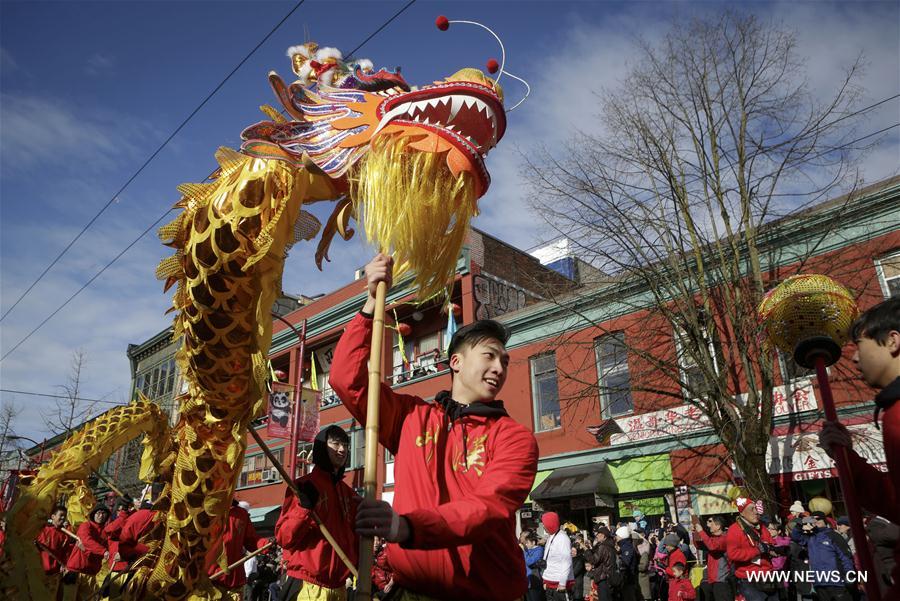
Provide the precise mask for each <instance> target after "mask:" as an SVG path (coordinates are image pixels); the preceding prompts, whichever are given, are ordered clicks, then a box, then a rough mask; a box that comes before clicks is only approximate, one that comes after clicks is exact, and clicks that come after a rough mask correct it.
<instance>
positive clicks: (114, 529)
mask: <svg viewBox="0 0 900 601" xmlns="http://www.w3.org/2000/svg"><path fill="white" fill-rule="evenodd" d="M126 521H128V514H127V513H122V515H119V516H116V519H114V520H113V521H111V522H110V523H109V524H107V525H106V528H104V529H103V532H104V533H105V534H106V537H107V538H108V539H109V540H119V536H120V535H121V534H122V528H123V527H124V526H125V522H126Z"/></svg>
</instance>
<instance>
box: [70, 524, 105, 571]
mask: <svg viewBox="0 0 900 601" xmlns="http://www.w3.org/2000/svg"><path fill="white" fill-rule="evenodd" d="M75 534H77V535H78V538H79V539H80V540H81V545H82V546H83V547H84V551H82V550H81V549H79V548H78V547H77V546H75V547H73V548H72V553H71V555H69V561H67V562H66V569H68V570H69V571H71V572H79V573H81V574H90V575H94V574H96V573H97V572H99V571H100V567H101V566H102V565H103V555H104V554H105V553H106V534H104V533H103V526H101V525H100V524H98V523H97V522H95V521H93V520H86V521H84V522H82V523H81V525H80V526H79V527H78V532H76V533H75Z"/></svg>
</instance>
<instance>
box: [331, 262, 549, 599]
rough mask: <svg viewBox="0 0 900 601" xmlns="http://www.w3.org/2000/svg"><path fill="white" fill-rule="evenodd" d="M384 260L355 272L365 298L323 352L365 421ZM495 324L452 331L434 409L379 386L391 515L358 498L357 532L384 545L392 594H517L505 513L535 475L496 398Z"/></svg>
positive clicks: (499, 348)
mask: <svg viewBox="0 0 900 601" xmlns="http://www.w3.org/2000/svg"><path fill="white" fill-rule="evenodd" d="M392 267H393V261H392V259H391V258H390V257H387V256H385V255H378V256H376V257H375V258H374V259H373V260H372V261H371V262H370V263H369V264H368V265H367V266H366V279H367V281H368V290H369V297H368V299H367V300H366V303H365V306H364V307H363V310H362V312H361V313H360V314H359V315H357V316H356V317H354V318H353V320H352V321H351V322H350V323H349V324H347V328H346V330H345V331H344V334H343V336H342V337H341V339H340V341H339V342H338V345H337V348H336V349H335V352H334V360H333V362H332V369H331V377H330V381H331V386H332V388H333V389H334V391H335V392H336V393H337V394H338V396H339V397H340V398H341V400H342V401H343V403H344V405H345V406H346V407H347V409H348V410H349V411H350V413H351V414H353V416H354V417H355V418H356V419H357V420H358V421H359V422H360V423H362V424H365V423H366V398H367V394H368V390H367V389H368V373H367V372H368V370H367V362H368V359H369V351H370V349H369V347H370V344H371V334H372V311H373V310H374V307H375V289H376V287H377V285H378V282H380V281H384V282H386V283H387V285H388V288H390V284H391V272H392ZM508 337H509V333H508V331H507V329H506V328H505V327H504V326H503V325H501V324H499V323H497V322H495V321H491V320H482V321H478V322H475V323H472V324H469V325H467V326H464V327H462V328H460V329H459V330H458V331H457V332H456V334H454V336H453V339H452V340H451V342H450V348H449V355H450V369H451V370H452V372H453V373H452V387H451V390H450V391H444V392H441V393H439V394H438V395H437V397H436V398H435V402H434V403H426V402H425V401H423V400H422V399H421V398H419V397H415V396H412V395H404V394H397V393H395V392H394V391H393V390H391V388H390V387H389V386H386V385H384V384H382V386H381V420H380V421H381V427H380V433H379V441H380V443H381V444H382V445H384V447H385V448H386V449H388V450H389V451H391V453H393V454H394V456H395V457H396V462H395V464H394V473H395V481H396V487H395V493H394V506H393V508H392V507H391V505H389V504H388V503H386V502H382V501H375V500H373V499H367V500H365V501H363V503H362V504H361V505H360V509H359V513H358V514H357V521H356V525H357V533H359V534H360V535H364V536H382V537H384V538H385V539H387V540H388V541H389V542H390V543H392V544H390V545H389V546H388V551H387V553H388V561H389V562H390V565H391V567H392V568H393V570H394V586H395V587H397V588H399V589H401V590H400V591H399V593H396V594H397V596H396V597H395V599H398V600H412V599H419V600H420V599H429V598H431V599H442V600H443V599H446V600H451V599H452V600H458V599H466V600H467V601H511V600H512V599H518V598H521V597H522V595H524V594H525V590H526V587H527V583H526V580H525V578H524V576H523V575H524V574H525V562H524V559H523V556H522V550H521V549H520V548H519V546H518V543H517V540H516V533H515V512H516V510H517V509H518V508H519V507H520V506H521V505H522V503H523V502H524V501H525V497H526V496H527V495H528V492H529V491H530V490H531V485H532V483H533V481H534V475H535V471H536V469H537V458H538V449H537V442H536V441H535V439H534V435H533V434H532V433H531V432H530V431H529V430H528V429H527V428H525V427H524V426H522V425H520V424H518V423H517V422H516V421H515V420H513V419H512V418H511V417H509V415H508V414H507V412H506V409H504V407H503V403H502V402H501V401H497V400H496V397H497V394H498V393H499V392H500V390H501V389H502V388H503V384H504V382H505V381H506V376H507V369H508V365H509V355H508V353H507V352H506V348H505V344H506V340H507V339H508Z"/></svg>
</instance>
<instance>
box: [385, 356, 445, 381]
mask: <svg viewBox="0 0 900 601" xmlns="http://www.w3.org/2000/svg"><path fill="white" fill-rule="evenodd" d="M449 369H450V362H449V360H448V358H447V356H446V355H444V354H436V353H428V354H426V355H420V356H419V357H417V358H416V360H415V361H413V362H412V363H410V364H408V365H397V366H395V367H394V374H393V375H392V376H391V385H392V386H397V385H399V384H406V383H407V382H411V381H413V380H418V379H420V378H425V377H428V376H431V375H434V374H439V373H442V372H445V371H448V370H449Z"/></svg>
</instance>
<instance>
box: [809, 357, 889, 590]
mask: <svg viewBox="0 0 900 601" xmlns="http://www.w3.org/2000/svg"><path fill="white" fill-rule="evenodd" d="M816 379H817V380H818V381H819V390H820V391H821V393H822V406H823V408H824V409H825V419H827V420H828V421H830V422H835V423H838V415H837V409H836V408H835V406H834V398H833V397H832V396H831V383H830V382H829V381H828V371H827V370H826V369H825V356H824V355H822V354H819V355H817V356H816ZM834 463H835V465H836V466H837V472H838V481H839V482H840V483H841V490H842V491H843V492H844V502H845V503H846V504H847V516H848V517H849V518H850V534H851V535H853V541H854V543H856V553H857V554H858V555H859V560H860V563H861V564H862V569H863V570H864V571H865V572H866V573H867V574H869V576H870V577H869V578H868V579H867V580H866V582H865V589H866V597H868V598H869V599H871V600H873V601H874V600H875V599H881V591H880V590H879V586H878V579H877V578H873V577H872V575H874V574H875V573H876V572H875V564H874V563H873V562H872V552H871V550H870V549H869V541H868V540H867V539H866V531H865V527H864V526H863V521H862V512H860V510H859V503H858V502H857V500H856V489H855V488H854V486H853V472H851V471H850V462H849V460H848V459H847V449H846V448H845V447H840V448H838V449H837V452H836V453H835V457H834Z"/></svg>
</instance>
